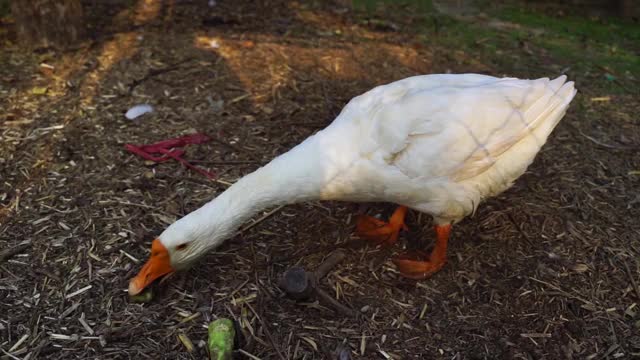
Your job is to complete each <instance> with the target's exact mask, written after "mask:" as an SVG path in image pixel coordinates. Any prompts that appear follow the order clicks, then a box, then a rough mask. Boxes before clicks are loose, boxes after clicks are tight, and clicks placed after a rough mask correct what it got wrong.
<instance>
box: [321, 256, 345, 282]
mask: <svg viewBox="0 0 640 360" xmlns="http://www.w3.org/2000/svg"><path fill="white" fill-rule="evenodd" d="M346 256H347V254H346V253H345V252H344V251H343V250H342V249H338V250H336V251H334V252H333V253H331V255H329V256H328V257H327V258H326V259H325V260H324V261H323V262H322V264H320V265H319V266H318V268H317V269H316V271H314V275H315V278H316V280H318V281H319V280H320V279H322V278H323V277H325V275H327V273H328V272H329V271H331V269H333V268H334V267H335V266H336V265H338V263H340V262H341V261H342V260H344V258H345V257H346Z"/></svg>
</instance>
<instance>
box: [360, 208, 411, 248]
mask: <svg viewBox="0 0 640 360" xmlns="http://www.w3.org/2000/svg"><path fill="white" fill-rule="evenodd" d="M406 214H407V207H406V206H399V207H398V208H397V209H396V211H395V212H394V213H393V215H391V217H390V218H389V222H385V221H382V220H379V219H376V218H374V217H372V216H367V215H360V216H359V217H358V221H357V223H356V235H358V236H360V237H361V238H364V239H367V240H371V241H373V242H375V243H376V244H385V245H389V246H390V245H393V244H395V243H396V242H397V241H398V234H399V233H400V230H402V229H405V230H406V229H407V226H406V225H405V224H404V217H405V215H406Z"/></svg>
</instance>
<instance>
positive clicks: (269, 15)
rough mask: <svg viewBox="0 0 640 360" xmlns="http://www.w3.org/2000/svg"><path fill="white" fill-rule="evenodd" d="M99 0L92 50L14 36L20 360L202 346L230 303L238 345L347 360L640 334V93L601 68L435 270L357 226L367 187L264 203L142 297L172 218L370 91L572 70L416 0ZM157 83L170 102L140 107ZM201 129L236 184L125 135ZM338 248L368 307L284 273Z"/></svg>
mask: <svg viewBox="0 0 640 360" xmlns="http://www.w3.org/2000/svg"><path fill="white" fill-rule="evenodd" d="M94 3H95V2H88V4H89V5H91V6H93V8H92V9H91V11H89V16H90V19H89V20H90V22H91V24H92V26H93V30H92V34H93V36H92V40H91V41H89V42H87V43H85V44H83V45H82V46H81V47H79V48H77V49H74V50H71V51H66V52H55V51H53V50H44V51H38V52H34V53H32V54H26V53H24V52H21V51H20V50H18V49H17V48H15V47H14V46H8V47H6V50H4V49H3V51H2V53H1V54H0V64H1V65H0V85H1V87H0V108H2V112H1V113H0V350H1V353H0V359H16V358H18V359H27V358H28V359H125V358H135V359H143V358H146V359H160V358H162V359H192V358H197V359H202V358H205V357H206V352H205V349H204V347H203V344H204V343H203V341H205V340H206V337H207V334H206V326H207V324H208V322H209V321H211V320H212V319H215V318H218V317H230V318H233V319H234V320H236V321H237V323H238V324H239V328H240V329H241V332H242V333H243V339H242V341H241V344H240V348H241V350H239V351H237V354H236V355H237V358H239V359H256V358H260V359H331V358H335V355H334V354H333V352H334V351H335V349H336V348H337V347H338V346H339V345H340V344H343V345H345V346H348V347H349V348H350V349H351V355H352V357H353V358H354V359H392V358H393V359H432V358H433V359H483V358H486V359H495V358H513V359H602V358H631V357H632V356H634V355H633V354H634V353H635V354H639V353H640V335H639V334H640V314H639V311H640V308H639V305H638V304H639V303H640V291H639V289H638V284H639V283H640V260H639V256H640V222H638V218H640V195H639V194H640V193H639V192H638V189H640V157H639V156H638V155H637V154H638V151H639V144H640V122H639V121H638V119H637V114H638V113H639V112H640V102H639V101H638V99H637V97H636V96H635V95H633V94H629V95H626V94H621V95H616V96H613V97H612V98H611V100H610V101H591V100H590V99H591V98H592V97H596V96H602V95H603V94H602V93H601V90H600V89H599V88H597V87H596V86H594V85H592V82H591V80H592V78H591V77H592V76H595V75H593V74H580V73H575V74H572V73H569V75H570V77H571V78H572V79H575V80H576V81H577V88H578V89H579V90H580V94H579V96H578V97H577V98H576V100H575V101H574V103H573V104H572V107H571V108H570V110H569V112H568V114H567V116H566V118H565V120H564V121H563V122H562V123H561V124H560V125H559V126H558V128H557V130H556V131H555V132H554V134H553V136H552V137H551V139H550V141H549V143H548V144H547V145H546V146H545V147H544V148H543V150H542V151H541V153H540V155H539V156H538V158H537V159H536V161H535V163H534V164H533V165H532V167H531V168H530V170H529V172H528V173H527V174H526V175H525V176H523V177H522V178H521V179H519V180H518V182H517V183H516V184H515V185H514V187H513V188H512V189H510V190H509V191H508V192H506V193H504V194H503V195H501V196H499V197H497V198H494V199H490V200H488V201H486V202H485V203H484V204H483V205H481V206H480V208H479V209H478V212H477V213H476V214H475V215H474V216H473V217H470V218H468V219H466V220H465V221H463V222H462V223H460V224H459V225H457V226H456V227H455V228H454V231H453V234H452V242H451V244H450V254H449V262H448V264H447V266H446V267H445V268H444V269H443V270H442V271H441V272H439V273H438V274H436V275H435V276H434V277H433V278H431V279H429V280H426V281H422V282H413V281H407V280H405V279H402V278H400V277H399V276H398V274H397V271H396V270H395V269H394V267H393V265H392V264H391V263H390V261H388V260H389V259H388V255H389V254H390V252H391V251H389V250H385V249H378V248H372V247H366V246H362V244H359V243H358V242H357V241H355V240H354V239H352V231H353V219H354V215H355V214H356V213H357V212H358V210H359V209H358V205H356V204H349V203H332V202H322V203H320V202H311V203H305V204H297V205H292V206H286V207H283V208H281V209H278V211H275V212H273V213H272V214H270V216H268V217H266V216H264V215H265V214H260V216H259V217H258V218H257V219H258V220H259V221H260V222H259V223H256V224H255V226H251V227H250V228H247V229H246V230H245V231H243V232H242V233H241V234H239V235H238V236H236V237H235V238H233V239H231V240H229V241H228V242H227V243H225V244H224V245H223V246H222V247H220V248H219V249H217V251H216V252H215V253H212V254H210V255H208V256H207V257H206V258H205V259H204V260H203V261H202V262H200V263H199V264H198V266H196V267H195V268H194V269H191V270H189V271H186V272H183V273H179V274H176V275H174V276H171V277H170V278H168V279H166V280H165V281H164V282H163V283H162V284H160V285H159V286H157V287H156V289H155V290H156V293H155V296H154V300H153V301H152V302H150V303H148V304H139V303H133V302H131V301H130V300H129V298H128V296H127V293H126V289H127V284H128V280H129V279H130V278H131V277H132V276H133V275H135V273H136V272H137V271H138V270H139V268H140V266H141V264H142V262H143V261H144V260H145V258H146V257H147V254H148V247H149V243H150V240H151V239H153V237H154V236H155V235H157V234H159V233H160V232H161V231H162V230H163V229H164V228H166V226H168V224H170V223H171V222H172V221H174V220H175V219H177V218H179V217H180V216H182V215H184V214H186V213H188V212H190V211H192V210H194V209H196V208H198V207H199V206H201V205H203V204H204V203H205V202H206V201H208V200H210V199H211V198H213V197H214V196H215V195H216V194H219V193H220V192H222V191H224V189H225V188H226V187H227V186H228V184H230V183H233V182H234V181H236V180H237V179H238V178H239V177H241V176H242V175H244V174H247V173H249V172H250V171H252V170H254V169H256V168H257V167H259V166H260V165H262V164H264V163H266V162H268V161H269V160H270V159H272V158H273V157H274V156H276V155H278V154H281V153H283V152H285V151H287V150H288V149H290V148H291V147H292V146H294V145H295V144H297V143H299V142H300V141H302V140H303V139H305V138H306V137H307V136H309V135H311V134H313V133H314V132H315V131H317V130H318V129H321V128H322V127H324V126H326V125H327V124H329V123H330V122H331V120H332V119H333V118H334V117H335V116H336V115H337V114H338V113H339V111H340V110H341V108H342V107H343V106H344V104H345V103H346V102H347V101H348V100H349V99H351V98H352V97H354V96H356V95H358V94H360V93H362V92H364V91H366V90H368V89H370V88H372V87H373V86H375V85H378V84H382V83H386V82H390V81H393V80H397V79H400V78H404V77H407V76H411V75H416V74H423V73H441V72H448V71H450V72H479V73H488V74H495V75H501V74H504V73H509V75H512V76H518V77H535V76H555V75H557V73H558V71H559V70H558V69H559V68H561V67H560V66H559V65H557V64H549V63H546V62H542V63H538V64H536V66H535V67H532V69H535V70H531V72H523V71H524V70H522V69H521V68H519V69H520V70H518V71H517V72H511V70H512V69H505V68H500V69H496V68H494V65H492V62H490V61H484V59H482V58H477V57H474V56H473V55H472V51H471V50H470V49H458V48H456V44H451V48H443V47H442V46H441V45H436V44H435V43H431V42H430V40H429V39H426V40H425V39H423V38H421V37H419V36H417V33H416V31H417V30H415V29H416V27H415V26H414V24H415V23H417V22H419V21H420V15H418V14H414V13H412V12H410V11H409V10H407V9H404V8H399V9H396V10H397V12H389V13H388V14H386V16H387V19H388V20H389V23H383V25H384V24H387V25H386V26H381V25H380V22H371V21H367V20H366V19H367V15H364V14H363V13H362V12H359V11H357V10H355V9H353V8H351V7H348V6H346V5H344V4H343V2H336V3H329V2H327V3H324V2H322V4H320V3H319V2H316V3H307V2H295V1H293V2H288V1H272V2H262V1H259V2H254V1H218V2H217V3H216V5H215V6H213V7H209V6H208V5H207V1H177V0H176V1H167V2H145V1H133V2H132V1H124V0H123V1H109V2H104V4H99V5H95V4H94ZM98 3H99V2H98ZM145 4H146V5H145ZM403 9H404V10H403ZM420 39H422V40H420ZM3 40H5V41H10V39H9V40H7V39H3ZM514 46H515V48H517V45H514ZM513 51H517V50H513ZM452 54H455V56H454V55H452ZM454 57H455V61H454ZM42 63H45V64H48V65H51V66H53V67H54V70H53V72H51V71H48V70H47V69H46V68H43V67H42V66H41V65H40V64H42ZM36 87H39V88H43V87H46V89H47V92H46V94H44V95H37V94H36V93H37V91H36V93H34V88H36ZM604 95H606V94H604ZM142 103H148V104H151V105H152V106H153V107H154V112H153V113H151V114H147V115H145V116H143V117H142V118H140V119H138V120H136V121H130V120H128V119H126V118H125V117H124V116H123V114H124V113H125V112H126V111H127V109H128V108H130V107H131V106H133V105H136V104H142ZM194 132H202V133H206V134H209V135H211V136H213V137H214V139H215V140H214V141H212V142H210V143H207V144H202V145H197V146H191V147H189V148H187V154H186V155H185V158H187V159H189V160H190V161H193V163H194V164H198V165H199V166H203V167H205V168H207V169H208V170H210V171H212V172H215V173H217V174H218V176H219V178H218V180H217V181H210V180H208V179H207V178H205V177H203V176H201V175H199V174H197V173H195V172H193V171H190V170H188V169H185V168H184V167H182V166H181V165H179V164H178V163H176V162H167V163H163V164H160V165H155V164H148V163H145V161H144V160H142V159H140V158H138V157H136V156H134V155H132V154H130V153H128V152H126V151H125V150H124V147H123V145H124V144H125V143H137V144H145V143H153V142H156V141H159V140H163V139H166V138H171V137H176V136H180V135H184V134H189V133H194ZM443 156H446V154H443ZM371 207H372V209H371V210H372V211H373V212H378V213H381V214H383V215H385V216H386V215H387V214H388V213H389V212H390V211H391V210H392V206H391V205H389V204H372V206H371ZM429 222H430V220H429V219H428V217H427V216H424V215H419V214H417V213H411V215H410V218H409V225H410V227H411V228H412V230H411V231H410V232H408V233H406V234H405V235H404V240H411V241H413V240H416V241H418V240H422V241H424V242H427V243H428V242H429V241H430V239H432V234H431V232H430V230H429ZM404 240H403V242H404ZM336 248H344V249H345V250H346V251H347V257H346V259H345V260H344V261H343V262H341V263H340V264H339V265H338V266H337V267H336V268H335V269H334V270H333V271H332V272H330V273H329V274H328V275H327V276H326V277H325V278H324V279H323V280H322V282H321V286H322V287H323V288H324V289H325V290H326V291H327V292H329V293H331V294H333V295H335V297H336V299H337V300H338V301H339V302H340V303H341V304H343V305H345V306H347V307H349V308H351V309H354V310H356V311H357V312H359V313H360V316H359V317H357V318H353V317H347V316H344V315H343V314H339V313H336V312H335V311H334V309H332V308H331V307H329V306H327V305H326V304H325V303H321V302H306V303H305V302H295V301H293V300H289V299H287V298H286V296H285V295H284V294H283V293H282V291H281V290H280V289H279V288H278V287H277V282H278V281H277V280H278V278H279V276H280V274H281V273H282V272H283V271H284V270H286V269H287V268H289V267H290V266H292V265H295V264H302V265H304V266H305V267H308V268H314V267H315V266H317V265H318V264H319V263H321V262H322V260H323V258H324V257H325V256H326V255H327V254H328V253H330V252H331V251H332V250H334V249H336ZM396 250H397V249H396ZM181 339H182V340H181ZM184 339H190V341H191V342H192V343H193V349H191V352H190V351H189V344H188V341H186V340H184ZM185 344H186V345H185Z"/></svg>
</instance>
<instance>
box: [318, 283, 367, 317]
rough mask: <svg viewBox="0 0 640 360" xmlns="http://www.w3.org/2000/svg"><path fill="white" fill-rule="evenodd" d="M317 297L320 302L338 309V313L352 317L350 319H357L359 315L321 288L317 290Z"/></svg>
mask: <svg viewBox="0 0 640 360" xmlns="http://www.w3.org/2000/svg"><path fill="white" fill-rule="evenodd" d="M316 295H317V296H318V297H319V298H320V301H324V302H326V303H328V304H329V305H331V306H333V308H334V309H336V310H337V311H338V312H340V313H342V314H344V315H347V316H350V317H357V316H358V313H357V312H355V311H354V310H351V309H349V308H348V307H346V306H344V305H342V304H341V303H340V302H338V300H336V299H334V298H333V296H331V295H329V294H327V293H326V292H325V291H324V290H322V289H321V288H316Z"/></svg>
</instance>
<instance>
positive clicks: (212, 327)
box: [208, 318, 236, 360]
mask: <svg viewBox="0 0 640 360" xmlns="http://www.w3.org/2000/svg"><path fill="white" fill-rule="evenodd" d="M235 336H236V329H235V328H234V327H233V321H232V320H230V319H225V318H222V319H218V320H216V321H214V322H212V323H210V324H209V343H208V345H209V356H210V357H211V359H212V360H231V355H232V353H233V339H234V338H235Z"/></svg>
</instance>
